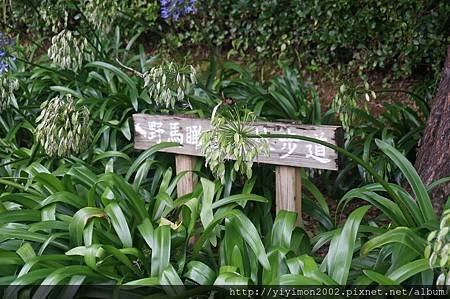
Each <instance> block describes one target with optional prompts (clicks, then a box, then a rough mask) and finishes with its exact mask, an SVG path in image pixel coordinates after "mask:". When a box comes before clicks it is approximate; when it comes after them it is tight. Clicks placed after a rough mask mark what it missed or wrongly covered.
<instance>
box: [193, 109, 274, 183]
mask: <svg viewBox="0 0 450 299" xmlns="http://www.w3.org/2000/svg"><path fill="white" fill-rule="evenodd" d="M254 121H255V115H254V114H253V113H245V115H244V116H243V117H241V116H240V115H239V112H238V111H232V112H231V114H230V116H229V117H224V116H223V115H217V116H213V118H212V119H211V129H210V130H208V131H205V132H203V133H202V134H201V136H200V144H201V149H202V152H203V154H204V155H205V160H206V166H208V167H209V169H210V170H211V172H212V173H213V174H214V176H216V177H220V178H221V180H222V183H224V182H225V181H224V180H225V161H226V160H229V159H233V160H235V161H234V164H233V169H232V170H231V180H234V179H235V177H236V173H241V174H244V175H246V176H247V178H251V176H252V166H253V161H254V160H255V158H256V156H257V155H259V154H260V153H262V152H264V153H265V154H266V155H268V142H267V140H266V139H254V138H250V137H248V136H249V135H254V134H255V132H254V128H252V126H251V124H252V123H253V122H254Z"/></svg>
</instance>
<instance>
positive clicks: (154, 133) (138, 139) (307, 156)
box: [133, 114, 338, 169]
mask: <svg viewBox="0 0 450 299" xmlns="http://www.w3.org/2000/svg"><path fill="white" fill-rule="evenodd" d="M133 117H134V120H135V132H136V134H135V147H136V148H138V149H146V148H148V147H149V146H151V145H153V144H158V143H161V142H176V143H179V144H182V145H183V148H175V149H173V148H172V149H171V148H169V149H167V150H164V151H167V152H173V153H180V154H186V155H192V156H202V153H201V152H200V135H201V133H202V132H204V131H206V130H208V129H209V128H210V123H209V120H206V119H195V118H188V117H178V116H162V115H145V114H135V115H134V116H133ZM254 127H255V134H271V133H272V134H289V135H303V136H309V137H313V138H316V139H318V140H323V141H326V142H329V143H332V144H336V131H337V128H338V127H332V126H303V125H298V124H288V123H256V124H255V125H254ZM268 141H269V152H270V155H269V156H266V155H265V154H263V153H262V154H261V155H260V156H258V158H257V160H256V162H261V163H268V164H275V165H288V166H305V167H311V168H320V169H337V163H336V160H337V153H336V152H335V151H333V150H331V149H329V148H327V147H325V146H323V145H321V144H317V143H312V142H306V141H303V140H298V139H292V138H268Z"/></svg>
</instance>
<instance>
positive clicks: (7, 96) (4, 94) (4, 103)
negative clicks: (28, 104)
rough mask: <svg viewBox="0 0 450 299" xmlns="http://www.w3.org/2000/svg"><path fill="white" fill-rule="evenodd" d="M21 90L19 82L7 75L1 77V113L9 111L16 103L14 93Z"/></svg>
mask: <svg viewBox="0 0 450 299" xmlns="http://www.w3.org/2000/svg"><path fill="white" fill-rule="evenodd" d="M18 88H19V81H18V80H17V79H16V78H13V77H11V76H7V75H0V112H2V111H3V110H6V109H8V108H9V107H10V106H11V104H12V103H13V102H14V101H15V99H16V98H15V96H14V91H15V90H17V89H18Z"/></svg>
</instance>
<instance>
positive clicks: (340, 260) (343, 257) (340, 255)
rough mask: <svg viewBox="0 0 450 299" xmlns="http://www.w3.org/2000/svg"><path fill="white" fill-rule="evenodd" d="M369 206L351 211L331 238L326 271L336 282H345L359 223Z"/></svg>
mask: <svg viewBox="0 0 450 299" xmlns="http://www.w3.org/2000/svg"><path fill="white" fill-rule="evenodd" d="M369 207H370V206H363V207H360V208H358V209H356V210H355V211H353V212H352V213H351V214H350V215H349V217H348V219H347V221H346V222H345V225H344V227H343V228H342V231H341V232H340V233H338V234H336V235H335V237H334V238H333V240H331V244H330V250H329V252H328V255H327V258H328V273H329V274H330V276H331V278H332V279H334V280H335V281H336V282H337V283H338V284H346V283H347V278H348V274H349V271H350V264H351V262H352V259H353V250H354V246H355V241H356V235H357V233H358V229H359V224H360V223H361V220H362V218H363V217H364V215H365V214H366V212H367V210H368V209H369Z"/></svg>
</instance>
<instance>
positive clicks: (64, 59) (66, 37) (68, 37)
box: [48, 30, 94, 71]
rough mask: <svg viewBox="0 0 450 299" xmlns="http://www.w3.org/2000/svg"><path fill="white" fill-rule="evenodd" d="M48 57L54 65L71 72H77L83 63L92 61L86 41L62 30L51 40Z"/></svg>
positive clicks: (92, 57) (68, 31) (92, 56)
mask: <svg viewBox="0 0 450 299" xmlns="http://www.w3.org/2000/svg"><path fill="white" fill-rule="evenodd" d="M48 57H49V58H50V59H51V60H52V62H53V63H54V64H55V65H57V66H59V67H61V68H63V69H69V70H73V71H77V70H78V69H79V68H80V67H81V66H82V65H83V61H89V62H90V61H93V60H94V55H93V53H92V52H91V51H90V49H89V47H88V41H87V40H86V39H85V38H84V37H80V36H76V35H75V34H74V33H73V32H72V31H70V30H63V31H61V32H60V33H58V34H57V35H55V36H54V37H53V38H52V45H51V46H50V48H49V49H48Z"/></svg>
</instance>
